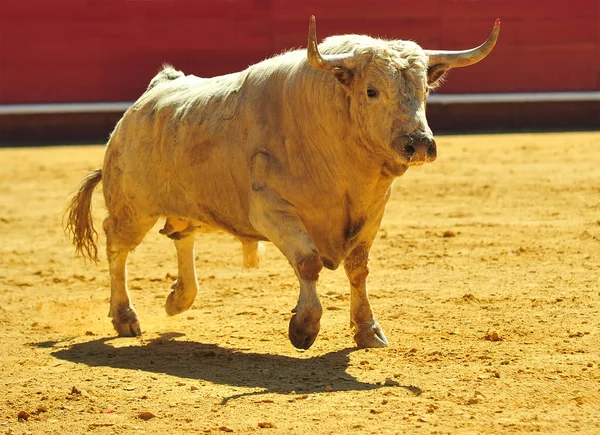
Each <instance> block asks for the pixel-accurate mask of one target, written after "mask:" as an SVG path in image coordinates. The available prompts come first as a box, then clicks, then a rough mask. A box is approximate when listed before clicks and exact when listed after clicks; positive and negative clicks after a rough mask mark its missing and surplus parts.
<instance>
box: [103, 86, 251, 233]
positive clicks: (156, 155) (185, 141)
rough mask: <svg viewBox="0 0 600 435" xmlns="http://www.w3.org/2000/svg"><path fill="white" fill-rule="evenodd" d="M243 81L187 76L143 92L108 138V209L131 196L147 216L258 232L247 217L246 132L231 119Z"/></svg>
mask: <svg viewBox="0 0 600 435" xmlns="http://www.w3.org/2000/svg"><path fill="white" fill-rule="evenodd" d="M239 83H240V77H239V75H230V76H223V77H217V78H215V79H201V78H198V77H194V76H186V77H181V78H178V79H176V80H172V81H167V82H163V83H158V84H156V86H154V87H152V88H150V89H149V90H148V91H147V92H146V93H145V94H144V95H142V97H140V99H139V100H138V101H137V102H136V103H135V104H134V105H133V106H132V107H131V108H130V109H129V110H128V111H127V112H126V113H125V115H124V116H123V118H122V119H121V121H120V122H119V123H118V125H117V127H116V128H115V131H114V132H113V134H112V136H111V138H110V140H109V143H108V147H107V151H106V158H105V165H104V173H105V174H106V181H105V183H104V188H105V196H106V199H107V207H108V208H109V211H110V210H111V206H114V207H118V206H119V203H122V202H127V201H133V202H134V203H135V204H134V207H135V208H136V209H138V210H140V211H142V212H143V213H145V214H148V215H152V216H179V217H184V218H188V219H194V220H198V221H201V222H205V223H209V224H212V225H215V226H218V227H222V228H223V229H226V230H230V231H231V232H234V233H239V234H238V235H240V236H248V237H255V238H256V237H259V236H260V235H259V234H256V232H255V230H254V229H253V228H252V226H251V224H250V223H249V221H248V193H249V190H248V189H249V186H250V178H249V174H248V163H247V162H248V153H249V150H248V147H247V141H245V140H244V130H245V129H244V128H243V127H241V126H240V125H239V124H240V120H239V119H234V118H235V115H236V109H237V108H238V102H237V93H238V92H239V88H240V85H239ZM106 193H108V195H106ZM110 203H113V204H110Z"/></svg>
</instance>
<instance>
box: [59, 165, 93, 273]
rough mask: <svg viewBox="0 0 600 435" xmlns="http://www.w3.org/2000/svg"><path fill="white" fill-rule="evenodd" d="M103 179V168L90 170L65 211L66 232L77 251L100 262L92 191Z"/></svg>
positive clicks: (89, 258) (86, 257) (84, 256)
mask: <svg viewBox="0 0 600 435" xmlns="http://www.w3.org/2000/svg"><path fill="white" fill-rule="evenodd" d="M100 180H102V169H96V170H95V171H92V172H90V173H89V174H87V175H86V177H85V178H84V179H83V180H82V181H81V183H80V184H79V186H78V187H77V189H76V193H75V195H74V196H73V198H72V199H71V203H70V204H69V207H68V208H67V210H66V212H65V217H66V222H65V223H64V227H65V233H66V234H67V237H69V238H71V240H72V242H73V245H75V252H76V253H77V254H78V255H81V256H82V257H83V258H85V259H88V260H91V261H93V262H95V263H97V262H98V246H97V245H96V243H97V241H98V232H97V231H96V230H95V229H94V221H93V219H92V193H93V192H94V188H95V187H96V185H97V184H98V183H99V182H100Z"/></svg>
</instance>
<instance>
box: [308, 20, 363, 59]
mask: <svg viewBox="0 0 600 435" xmlns="http://www.w3.org/2000/svg"><path fill="white" fill-rule="evenodd" d="M307 55H308V63H309V64H310V66H312V67H313V68H314V69H317V70H320V71H332V70H333V69H335V68H344V69H349V65H348V63H349V61H350V60H352V59H354V55H353V54H332V55H325V56H322V55H321V53H319V48H318V47H317V20H316V19H315V16H314V15H313V16H311V17H310V24H309V26H308V53H307Z"/></svg>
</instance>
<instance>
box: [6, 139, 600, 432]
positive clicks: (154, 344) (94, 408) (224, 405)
mask: <svg viewBox="0 0 600 435" xmlns="http://www.w3.org/2000/svg"><path fill="white" fill-rule="evenodd" d="M438 150H439V151H438V152H439V155H438V160H437V161H436V162H435V163H434V164H432V165H428V166H424V167H420V168H414V169H410V170H409V171H408V172H407V173H406V174H405V175H404V176H402V177H401V178H399V179H398V180H397V181H396V183H395V185H394V187H393V190H394V192H393V195H392V199H391V200H390V202H389V205H388V208H387V212H386V216H385V218H384V221H383V224H382V227H381V230H380V233H379V236H378V239H377V240H376V242H375V245H374V249H373V251H372V253H371V264H370V269H371V275H370V277H369V283H370V289H371V302H372V305H373V308H374V310H375V313H376V315H377V316H378V320H379V322H380V323H381V325H382V326H383V328H384V330H385V332H386V334H387V337H388V339H389V341H390V347H389V348H386V349H370V350H367V349H357V348H356V347H355V345H354V342H353V340H352V335H351V333H350V330H349V288H348V285H347V282H346V279H345V275H344V273H343V270H337V271H335V272H331V271H324V272H323V273H322V274H321V278H320V281H319V293H320V296H321V300H322V303H323V306H324V309H325V311H324V315H323V319H322V324H321V325H322V326H321V333H320V335H319V337H318V338H317V341H316V342H315V344H314V345H313V347H312V348H311V349H309V350H308V351H298V350H296V349H295V348H293V347H292V345H291V344H290V343H289V341H288V339H287V327H288V321H289V319H290V316H291V313H290V310H291V309H292V308H293V307H294V305H295V302H296V299H297V296H298V290H297V282H296V278H295V276H294V274H293V272H292V269H291V268H290V267H289V265H288V264H287V262H286V261H285V259H284V258H283V256H282V255H281V254H280V253H279V252H278V251H277V250H276V248H275V247H274V246H272V245H270V244H267V251H266V258H265V261H264V262H263V266H262V268H261V269H260V270H252V271H247V270H243V269H242V268H241V263H242V256H241V250H240V246H241V245H239V243H238V242H237V241H236V240H235V239H234V238H233V237H231V236H229V235H226V234H213V235H199V236H198V237H197V260H196V264H197V268H198V274H199V281H200V287H201V290H200V293H199V295H198V297H197V299H196V302H195V303H194V306H193V307H192V308H191V309H190V310H189V311H187V312H185V313H183V314H181V315H179V316H177V317H168V316H167V315H166V313H165V312H164V301H165V298H166V296H167V294H168V292H169V291H170V286H171V283H172V281H173V276H175V275H176V270H177V269H176V262H175V250H174V247H173V245H172V241H170V240H169V239H167V238H165V237H164V236H161V235H160V234H158V229H159V228H160V226H159V225H162V222H159V223H158V224H157V227H156V228H154V229H153V230H152V231H151V232H150V233H149V234H148V236H147V237H146V239H145V241H144V243H143V244H142V245H141V246H140V247H139V248H138V249H137V250H136V251H135V252H134V253H133V254H132V255H131V256H130V261H129V283H130V288H131V292H132V297H133V301H134V304H135V305H136V308H137V310H138V313H139V314H140V317H141V321H142V328H143V329H144V335H143V337H142V338H138V339H135V338H117V337H115V334H114V332H113V330H112V325H111V323H110V320H109V319H108V317H107V313H108V300H109V299H108V298H109V290H108V271H107V263H106V260H105V259H104V258H103V259H102V261H101V263H100V264H99V265H98V266H95V265H90V264H85V263H84V262H83V261H81V260H79V259H78V258H75V257H74V254H73V248H72V247H71V245H70V244H69V242H68V241H67V240H66V238H65V236H64V235H63V231H62V227H61V220H62V212H63V210H64V208H65V207H66V204H67V197H68V195H69V193H70V192H71V191H72V190H73V189H74V187H75V186H76V185H77V184H78V182H79V180H80V179H81V177H82V176H83V175H84V174H85V173H86V172H87V171H88V170H91V169H94V168H96V167H98V166H99V165H100V164H101V161H102V156H103V147H102V146H86V147H46V148H15V149H10V148H8V149H1V150H0V160H1V162H2V165H1V167H0V187H1V190H2V193H1V195H0V229H1V231H0V252H1V262H0V283H1V286H0V325H1V328H2V332H3V333H2V334H1V336H0V345H1V348H0V350H1V354H0V377H1V379H0V386H1V389H0V392H1V396H2V397H0V433H6V434H30V433H31V434H41V433H49V434H53V433H56V434H79V433H85V432H88V431H89V432H90V433H95V434H110V433H114V434H130V433H132V434H137V433H140V434H141V433H147V434H171V433H221V432H233V433H259V432H261V433H273V434H275V433H311V432H312V433H331V434H344V433H372V434H385V433H401V434H404V433H411V434H413V433H414V434H419V433H426V434H429V433H431V434H435V433H486V434H487V433H521V432H534V431H541V432H543V433H561V434H564V433H600V368H599V367H600V356H599V352H600V346H599V345H600V332H599V324H600V323H599V322H600V316H599V310H600V288H599V285H598V284H599V281H598V276H599V273H600V133H560V134H503V135H476V136H441V137H438ZM94 201H95V202H94V217H95V222H96V227H97V228H101V222H102V219H103V218H104V210H103V206H102V195H101V194H100V192H99V191H98V192H96V194H95V197H94ZM104 243H105V239H104V237H103V234H101V236H100V249H101V250H104V246H105V245H104Z"/></svg>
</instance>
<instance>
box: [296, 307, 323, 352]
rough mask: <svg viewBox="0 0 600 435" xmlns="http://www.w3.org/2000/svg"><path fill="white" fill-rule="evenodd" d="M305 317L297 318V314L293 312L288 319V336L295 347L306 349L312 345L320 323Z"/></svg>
mask: <svg viewBox="0 0 600 435" xmlns="http://www.w3.org/2000/svg"><path fill="white" fill-rule="evenodd" d="M311 320H312V319H311V318H310V317H309V318H307V319H305V320H304V321H299V320H298V315H297V314H294V315H293V316H292V318H291V320H290V328H289V337H290V341H291V342H292V344H293V345H294V347H295V348H297V349H308V348H309V347H311V346H312V344H313V343H314V342H315V339H316V338H317V335H318V334H319V330H320V329H321V323H320V322H319V321H318V320H317V321H314V320H313V321H312V322H311Z"/></svg>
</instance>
